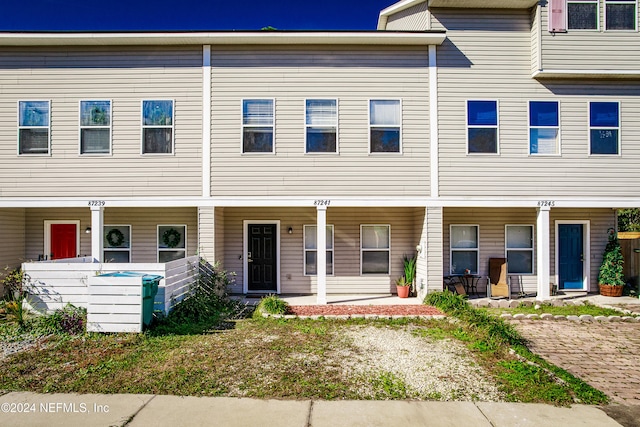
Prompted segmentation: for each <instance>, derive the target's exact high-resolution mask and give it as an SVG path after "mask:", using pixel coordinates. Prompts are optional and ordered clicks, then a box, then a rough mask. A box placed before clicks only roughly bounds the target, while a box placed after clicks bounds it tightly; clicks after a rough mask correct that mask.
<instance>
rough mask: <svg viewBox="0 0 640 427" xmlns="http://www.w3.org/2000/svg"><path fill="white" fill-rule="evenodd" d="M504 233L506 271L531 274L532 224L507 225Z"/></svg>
mask: <svg viewBox="0 0 640 427" xmlns="http://www.w3.org/2000/svg"><path fill="white" fill-rule="evenodd" d="M505 234H506V239H505V240H506V241H505V243H506V244H505V252H506V255H507V268H508V270H509V271H508V273H510V274H533V225H507V226H505Z"/></svg>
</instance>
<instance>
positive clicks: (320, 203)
mask: <svg viewBox="0 0 640 427" xmlns="http://www.w3.org/2000/svg"><path fill="white" fill-rule="evenodd" d="M330 204H331V200H328V199H318V200H314V201H313V206H329V205H330Z"/></svg>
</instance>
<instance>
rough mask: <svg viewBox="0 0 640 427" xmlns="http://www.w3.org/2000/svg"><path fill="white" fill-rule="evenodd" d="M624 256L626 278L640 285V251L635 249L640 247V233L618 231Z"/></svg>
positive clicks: (629, 281)
mask: <svg viewBox="0 0 640 427" xmlns="http://www.w3.org/2000/svg"><path fill="white" fill-rule="evenodd" d="M618 240H619V241H620V248H621V249H622V256H623V257H624V278H625V281H627V282H628V283H632V284H633V285H634V286H638V274H640V253H636V252H635V251H634V249H640V233H638V232H625V233H618Z"/></svg>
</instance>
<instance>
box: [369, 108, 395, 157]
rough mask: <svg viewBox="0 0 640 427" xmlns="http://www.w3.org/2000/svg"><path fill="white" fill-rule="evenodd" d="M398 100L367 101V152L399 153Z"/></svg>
mask: <svg viewBox="0 0 640 427" xmlns="http://www.w3.org/2000/svg"><path fill="white" fill-rule="evenodd" d="M400 111H401V109H400V100H397V99H395V100H390V99H375V100H374V99H372V100H370V101H369V152H371V153H400V122H401V119H400V114H401V113H400Z"/></svg>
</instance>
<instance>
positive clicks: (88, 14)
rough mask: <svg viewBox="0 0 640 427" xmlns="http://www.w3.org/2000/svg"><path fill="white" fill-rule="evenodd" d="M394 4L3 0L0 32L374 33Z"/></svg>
mask: <svg viewBox="0 0 640 427" xmlns="http://www.w3.org/2000/svg"><path fill="white" fill-rule="evenodd" d="M395 1H396V0H322V1H308V0H260V1H258V0H240V1H239V0H235V1H234V0H228V1H224V2H222V1H218V0H28V1H26V2H25V1H20V0H3V1H2V3H3V4H2V7H1V8H0V31H65V30H83V31H91V30H93V31H103V30H259V29H261V28H263V27H266V26H272V27H275V28H277V29H279V30H375V29H376V25H377V22H378V13H379V12H380V10H382V9H384V8H386V7H388V6H390V5H391V4H393V3H395Z"/></svg>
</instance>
